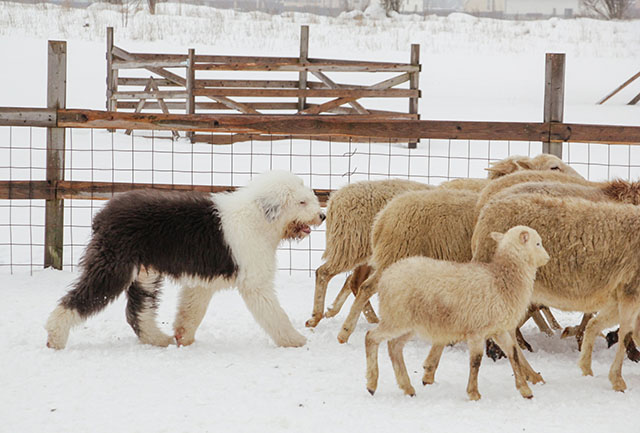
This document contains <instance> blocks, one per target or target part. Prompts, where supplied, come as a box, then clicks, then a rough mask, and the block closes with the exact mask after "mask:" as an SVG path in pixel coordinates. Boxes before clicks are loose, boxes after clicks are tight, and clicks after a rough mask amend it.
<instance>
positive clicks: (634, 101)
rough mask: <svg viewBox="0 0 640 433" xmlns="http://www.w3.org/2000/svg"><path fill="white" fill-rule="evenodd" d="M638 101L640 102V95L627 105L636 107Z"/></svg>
mask: <svg viewBox="0 0 640 433" xmlns="http://www.w3.org/2000/svg"><path fill="white" fill-rule="evenodd" d="M638 101H640V93H638V94H637V95H636V96H634V97H633V99H631V101H629V102H628V103H627V105H636V104H637V103H638Z"/></svg>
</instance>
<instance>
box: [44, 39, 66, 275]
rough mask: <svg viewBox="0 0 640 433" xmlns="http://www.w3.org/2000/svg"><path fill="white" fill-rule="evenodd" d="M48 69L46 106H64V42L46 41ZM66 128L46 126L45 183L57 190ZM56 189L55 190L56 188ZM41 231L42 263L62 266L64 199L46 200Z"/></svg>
mask: <svg viewBox="0 0 640 433" xmlns="http://www.w3.org/2000/svg"><path fill="white" fill-rule="evenodd" d="M48 47H49V48H48V69H47V108H50V109H59V108H66V106H67V105H66V104H67V97H66V95H67V43H66V42H65V41H49V46H48ZM64 149H65V129H64V128H47V183H48V185H49V188H53V189H54V191H56V189H57V186H58V182H59V181H61V180H64ZM56 192H57V191H56ZM44 225H45V235H44V266H45V267H49V266H53V267H54V268H56V269H62V245H63V240H64V200H58V199H57V194H56V198H54V199H51V200H47V201H46V210H45V223H44Z"/></svg>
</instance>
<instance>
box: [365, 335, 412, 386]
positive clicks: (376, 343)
mask: <svg viewBox="0 0 640 433" xmlns="http://www.w3.org/2000/svg"><path fill="white" fill-rule="evenodd" d="M403 333H404V331H402V332H398V331H395V332H394V331H391V330H389V329H385V326H384V324H381V325H380V326H378V327H377V328H375V329H372V330H370V331H369V332H367V335H366V337H365V339H364V346H365V351H366V354H367V390H368V391H369V394H371V395H373V394H375V392H376V389H377V387H378V348H379V347H380V343H381V342H382V341H384V340H388V339H391V338H395V337H398V336H400V335H402V334H403Z"/></svg>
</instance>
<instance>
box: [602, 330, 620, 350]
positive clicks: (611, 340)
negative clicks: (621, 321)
mask: <svg viewBox="0 0 640 433" xmlns="http://www.w3.org/2000/svg"><path fill="white" fill-rule="evenodd" d="M604 338H605V340H607V349H609V348H610V347H611V346H613V345H614V344H616V343H617V342H618V330H617V329H616V330H615V331H611V332H609V333H607V336H606V337H604Z"/></svg>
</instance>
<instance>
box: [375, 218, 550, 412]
mask: <svg viewBox="0 0 640 433" xmlns="http://www.w3.org/2000/svg"><path fill="white" fill-rule="evenodd" d="M491 238H493V239H494V240H495V241H496V242H497V243H498V245H497V248H496V252H495V254H494V256H493V259H492V261H491V262H490V263H487V264H485V263H478V262H471V263H457V262H450V261H442V260H434V259H430V258H427V257H410V258H407V259H403V260H400V261H398V262H396V263H395V264H393V265H391V266H390V267H389V268H388V269H387V270H385V271H384V273H383V274H382V276H381V277H380V283H379V289H380V292H379V299H380V319H381V320H380V325H379V326H378V327H377V328H375V329H373V330H370V331H369V332H367V336H366V339H365V346H366V352H367V389H368V390H369V392H370V393H371V394H372V395H373V394H374V392H375V390H376V388H377V383H378V346H379V345H380V343H381V342H382V341H383V340H389V343H388V345H389V356H390V358H391V362H392V364H393V369H394V372H395V374H396V380H397V382H398V385H399V386H400V388H401V389H402V390H404V392H405V393H406V394H409V395H412V396H413V395H415V390H414V389H413V387H412V386H411V383H410V381H409V376H408V374H407V368H406V366H405V363H404V359H403V356H402V349H403V347H404V345H405V343H406V342H407V340H408V339H409V338H411V337H412V336H413V335H414V334H417V335H419V336H420V337H423V338H425V339H428V340H431V342H432V350H431V352H432V353H433V355H432V353H430V356H429V359H428V360H427V363H426V364H425V376H428V377H429V378H430V379H431V381H430V382H429V381H428V380H426V381H424V382H425V384H426V383H432V382H433V375H434V374H435V369H436V367H437V364H438V362H439V358H440V354H442V348H444V346H445V345H447V344H450V343H454V342H458V341H466V342H467V345H468V347H469V363H470V371H469V382H468V385H467V394H468V395H469V398H470V399H471V400H478V399H480V393H479V392H478V370H479V368H480V363H481V362H482V349H483V346H484V341H485V340H486V339H487V338H488V337H489V336H494V338H496V339H497V341H498V342H499V344H500V345H501V346H502V348H503V349H504V350H505V351H506V352H507V354H508V357H509V360H510V361H511V367H512V369H513V373H514V375H515V382H516V388H517V389H518V390H519V391H520V394H521V395H522V396H523V397H525V398H531V397H533V394H532V392H531V389H530V388H529V386H528V385H527V382H526V380H525V379H524V377H523V372H522V371H521V366H520V361H519V359H518V358H519V355H518V349H517V348H516V346H515V342H514V340H513V339H512V337H511V336H510V334H509V333H510V332H511V331H513V329H514V328H515V327H516V326H517V325H518V323H519V322H520V320H521V319H522V317H523V316H524V314H525V312H526V310H527V307H528V306H529V304H530V301H531V294H532V293H533V281H534V279H535V276H536V270H537V268H538V267H540V266H542V265H544V264H545V263H547V261H549V255H548V254H547V252H546V251H545V249H544V247H543V246H542V243H541V239H540V235H538V233H537V232H536V231H535V230H532V229H531V228H529V227H524V226H516V227H513V228H511V229H510V230H509V231H507V232H506V233H505V234H502V233H496V232H494V233H491Z"/></svg>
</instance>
